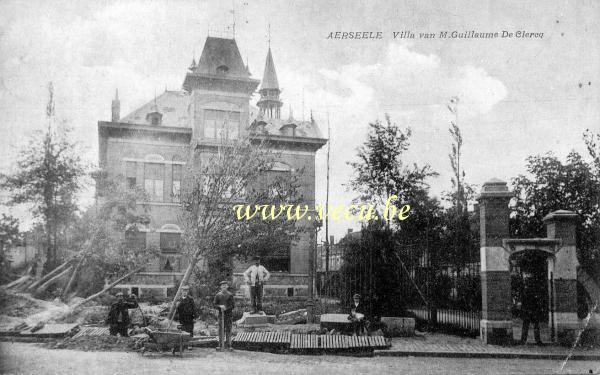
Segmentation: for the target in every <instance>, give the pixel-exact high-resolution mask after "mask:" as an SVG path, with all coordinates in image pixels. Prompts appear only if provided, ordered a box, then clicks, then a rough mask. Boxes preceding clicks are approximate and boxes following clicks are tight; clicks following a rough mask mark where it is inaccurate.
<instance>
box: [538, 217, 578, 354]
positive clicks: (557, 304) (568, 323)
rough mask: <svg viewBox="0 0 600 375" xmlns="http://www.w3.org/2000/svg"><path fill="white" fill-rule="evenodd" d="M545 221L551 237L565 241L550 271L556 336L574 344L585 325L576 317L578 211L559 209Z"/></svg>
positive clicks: (564, 341)
mask: <svg viewBox="0 0 600 375" xmlns="http://www.w3.org/2000/svg"><path fill="white" fill-rule="evenodd" d="M543 220H544V223H545V224H546V230H547V236H548V238H552V239H560V240H561V242H562V246H561V248H560V250H558V251H557V252H556V255H555V259H554V262H553V263H554V264H553V265H554V267H553V268H554V269H553V270H550V271H551V272H553V274H552V278H553V280H554V288H553V289H554V293H553V299H554V308H553V310H554V317H553V318H554V319H553V320H554V334H555V336H554V337H556V339H557V341H558V342H559V343H561V344H564V345H571V344H573V343H574V342H575V340H576V339H577V335H578V334H579V332H580V329H581V328H583V327H582V322H581V321H580V320H579V319H578V317H577V266H578V265H579V263H578V261H577V242H576V240H577V239H576V234H575V222H576V220H577V214H576V213H574V212H572V211H565V210H558V211H554V212H551V213H549V214H548V215H546V217H544V219H543Z"/></svg>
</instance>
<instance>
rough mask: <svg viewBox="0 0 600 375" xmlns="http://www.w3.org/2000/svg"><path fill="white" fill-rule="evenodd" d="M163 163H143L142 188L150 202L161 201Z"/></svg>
mask: <svg viewBox="0 0 600 375" xmlns="http://www.w3.org/2000/svg"><path fill="white" fill-rule="evenodd" d="M164 170H165V168H164V165H163V164H158V163H146V164H145V165H144V188H145V190H146V194H148V198H149V199H150V201H152V202H162V201H163V180H164V174H165V173H164Z"/></svg>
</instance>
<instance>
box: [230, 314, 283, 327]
mask: <svg viewBox="0 0 600 375" xmlns="http://www.w3.org/2000/svg"><path fill="white" fill-rule="evenodd" d="M273 322H275V316H274V315H266V314H265V313H262V314H261V313H259V314H250V313H248V312H245V313H244V314H243V315H242V318H241V319H240V320H238V321H236V323H235V324H236V325H238V326H240V327H259V326H260V327H264V326H267V324H269V323H273Z"/></svg>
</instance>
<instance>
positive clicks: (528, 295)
mask: <svg viewBox="0 0 600 375" xmlns="http://www.w3.org/2000/svg"><path fill="white" fill-rule="evenodd" d="M535 284H536V283H535V280H534V279H533V275H531V274H530V273H528V272H524V273H523V293H522V294H521V300H522V301H521V318H522V319H523V327H522V331H521V344H526V343H527V335H528V334H529V324H530V323H533V336H534V337H535V342H536V344H538V345H543V344H542V339H541V337H540V314H541V310H542V307H541V305H540V301H542V298H540V295H539V293H538V290H537V288H536V285H535Z"/></svg>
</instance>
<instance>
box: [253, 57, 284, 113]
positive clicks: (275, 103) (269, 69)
mask: <svg viewBox="0 0 600 375" xmlns="http://www.w3.org/2000/svg"><path fill="white" fill-rule="evenodd" d="M258 92H259V93H260V99H259V100H258V103H256V105H257V106H258V107H259V108H260V115H261V116H263V118H265V119H269V118H276V119H278V118H280V116H281V106H282V105H283V102H282V101H281V100H280V99H279V94H280V93H281V90H280V89H279V83H278V82H277V73H276V72H275V63H273V56H272V55H271V47H269V52H268V53H267V61H266V62H265V72H264V74H263V80H262V84H261V86H260V90H259V91H258Z"/></svg>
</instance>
